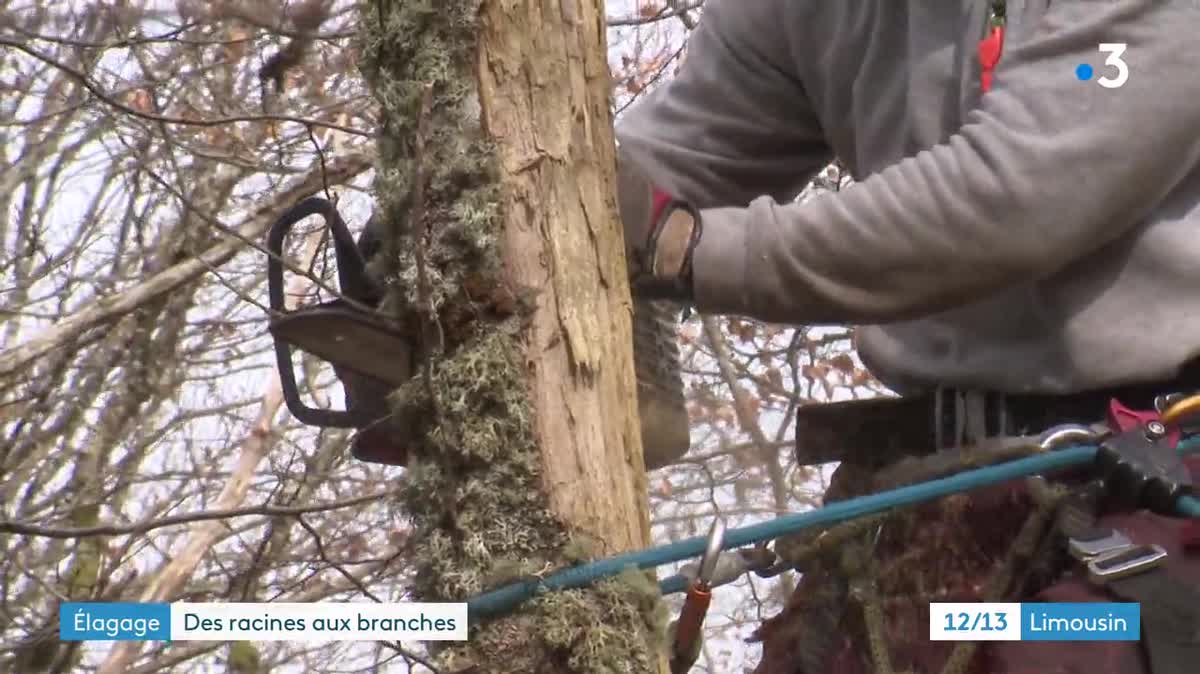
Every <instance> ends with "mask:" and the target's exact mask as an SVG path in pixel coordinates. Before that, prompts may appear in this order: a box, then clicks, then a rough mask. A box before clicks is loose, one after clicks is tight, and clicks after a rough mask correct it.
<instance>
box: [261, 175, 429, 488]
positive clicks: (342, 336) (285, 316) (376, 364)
mask: <svg viewBox="0 0 1200 674" xmlns="http://www.w3.org/2000/svg"><path fill="white" fill-rule="evenodd" d="M311 215H320V216H321V217H322V218H324V220H325V225H326V227H327V228H328V229H329V232H330V235H331V236H332V239H333V246H334V253H335V258H336V260H337V275H338V285H339V290H340V292H341V294H342V297H341V298H338V299H335V300H332V301H328V302H323V303H321V304H317V305H314V306H308V307H302V308H298V309H294V310H290V311H289V310H288V309H287V307H286V305H285V303H284V299H285V298H284V294H285V286H284V278H283V267H284V265H283V244H284V241H285V240H286V238H287V235H288V233H289V232H290V231H291V229H292V227H293V226H294V225H295V224H296V223H298V222H300V221H301V220H303V219H304V218H307V217H309V216H311ZM364 238H365V237H364ZM364 243H365V242H364V241H363V240H360V241H359V242H357V243H356V242H355V241H354V238H353V236H352V235H351V234H350V231H349V230H348V229H347V228H346V223H345V222H344V221H343V220H342V218H341V216H340V215H339V214H338V212H337V209H336V208H335V207H334V205H333V204H332V203H330V202H329V201H326V200H325V199H320V198H317V197H313V198H310V199H306V200H304V201H302V202H300V203H299V204H297V205H296V206H294V207H293V208H292V209H291V210H289V211H288V212H286V213H284V214H283V216H281V217H280V218H279V220H277V221H276V222H275V223H274V224H273V225H272V226H271V230H270V232H269V233H268V235H267V248H268V249H269V251H270V258H269V259H268V262H267V287H268V292H269V295H270V304H271V317H270V322H269V324H268V330H269V331H270V333H271V337H272V338H273V339H274V343H275V359H276V364H277V366H278V368H279V380H280V383H281V385H282V389H283V399H284V401H285V402H286V403H287V406H288V410H289V411H290V412H291V413H292V416H294V417H296V419H297V420H299V421H300V422H301V423H304V424H308V425H312V426H318V427H324V428H354V429H357V431H358V433H357V434H356V435H355V438H354V441H353V444H352V449H351V451H352V453H353V455H354V457H355V458H357V459H360V460H362V461H368V462H371V463H383V464H388V465H395V466H403V465H404V464H405V461H406V460H407V454H408V448H407V445H408V441H409V438H407V437H406V436H405V434H404V428H405V427H406V424H403V423H401V422H400V420H398V419H395V418H394V416H393V415H392V412H391V410H390V408H389V406H388V394H389V393H391V391H393V390H394V389H396V388H397V387H399V386H400V385H402V384H403V383H404V382H406V381H408V380H409V379H410V378H411V377H412V372H413V363H412V359H413V348H412V341H411V340H410V339H409V338H408V337H406V336H405V335H404V334H403V333H402V332H401V331H400V330H399V329H398V327H397V326H395V325H393V324H391V323H390V322H389V321H387V320H386V319H385V318H384V317H382V316H380V315H379V313H378V312H376V311H375V309H376V308H378V306H379V304H380V302H381V301H382V299H383V292H382V290H381V289H380V288H379V287H378V286H377V285H376V284H375V283H374V282H373V281H372V280H371V278H370V277H369V276H368V274H367V257H366V255H365V254H364V249H365V248H366V246H365V245H363V244H364ZM293 347H294V348H298V349H301V350H303V351H306V352H308V353H310V354H312V355H314V356H316V357H318V358H320V359H322V360H324V361H326V362H328V363H329V364H330V365H331V366H332V367H333V371H334V374H335V375H336V376H337V378H338V380H339V381H340V382H341V383H342V387H343V389H344V391H345V398H346V408H345V409H344V410H334V409H323V408H318V407H310V406H308V405H306V404H305V403H304V401H303V400H301V398H300V391H299V388H298V387H297V384H296V374H295V370H294V368H293V364H292V348H293Z"/></svg>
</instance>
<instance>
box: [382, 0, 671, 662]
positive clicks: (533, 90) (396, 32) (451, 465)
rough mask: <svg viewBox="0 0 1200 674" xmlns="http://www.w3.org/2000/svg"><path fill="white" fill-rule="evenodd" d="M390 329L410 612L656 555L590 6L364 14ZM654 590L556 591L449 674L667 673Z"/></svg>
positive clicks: (503, 622) (547, 3) (468, 3)
mask: <svg viewBox="0 0 1200 674" xmlns="http://www.w3.org/2000/svg"><path fill="white" fill-rule="evenodd" d="M362 21H363V30H362V31H361V34H362V38H361V39H362V59H361V67H362V70H363V73H364V75H365V76H366V77H367V80H368V82H369V83H370V85H371V87H372V89H373V91H374V93H375V96H376V98H377V100H378V102H379V103H380V107H381V130H380V138H379V155H380V156H379V167H378V177H377V183H376V195H377V217H380V218H382V220H381V222H382V224H383V227H382V229H383V230H384V231H385V232H386V236H385V242H384V250H385V251H386V253H387V254H386V255H384V256H383V258H384V260H385V264H386V265H388V266H389V268H386V269H376V270H375V271H376V272H380V273H383V274H385V275H386V276H387V277H388V278H390V279H393V283H392V284H391V286H390V291H389V299H388V302H387V303H386V305H387V310H388V311H390V312H392V313H394V314H395V315H396V316H398V317H400V319H401V320H403V321H405V322H407V323H408V324H409V325H412V326H414V332H415V333H417V334H420V335H422V344H421V347H422V348H421V349H419V351H421V352H422V355H421V357H420V362H419V363H418V366H419V368H420V370H421V374H419V375H418V376H417V378H416V379H414V380H413V382H411V383H410V384H409V385H408V386H406V387H404V388H402V389H401V390H400V391H398V392H397V393H396V395H395V396H394V397H393V407H394V409H395V411H396V413H397V417H398V418H403V419H408V420H414V421H413V423H420V420H423V421H424V423H423V426H424V427H423V428H421V429H419V430H420V431H421V432H420V433H418V436H419V438H420V439H419V440H418V441H417V442H416V443H415V446H414V447H412V448H411V455H412V456H413V459H412V460H411V461H410V466H409V471H408V474H407V476H406V483H407V484H408V485H409V486H408V487H407V488H406V491H407V493H406V498H405V507H406V512H407V513H408V514H410V515H411V517H412V518H413V520H414V524H415V526H416V529H417V533H416V534H415V535H414V536H413V540H414V541H416V543H415V546H416V550H415V553H414V554H415V557H416V574H415V583H414V594H415V595H416V598H418V599H420V600H425V601H462V600H465V599H466V598H468V597H469V596H471V595H474V594H476V593H478V592H480V591H482V590H485V589H490V588H493V587H496V586H498V585H502V584H504V583H507V582H510V581H512V580H516V579H520V578H523V577H527V576H530V575H533V574H541V573H544V572H546V571H549V570H551V569H556V568H559V567H562V566H566V565H569V564H571V563H575V562H578V561H581V560H582V559H586V558H588V557H592V556H599V555H607V554H611V553H614V552H619V551H625V550H629V549H633V548H638V547H643V546H645V545H647V544H648V543H649V525H648V514H647V502H646V485H645V473H644V470H643V463H642V450H641V444H640V443H641V440H640V434H639V432H638V422H637V409H636V404H635V402H636V388H635V382H634V374H633V358H632V353H631V339H632V338H631V332H630V331H631V327H630V325H631V303H630V297H629V288H628V284H627V279H626V273H625V263H624V259H623V255H624V252H623V250H624V249H623V243H622V235H621V230H620V226H619V223H618V221H617V216H616V209H615V200H614V198H613V197H614V192H613V190H614V187H613V186H614V177H613V174H614V161H615V160H614V146H613V133H612V116H611V108H610V84H609V75H608V67H607V60H606V39H605V21H604V13H603V3H602V2H600V1H599V0H544V1H542V2H537V1H534V0H487V1H486V2H482V3H481V2H480V1H479V0H444V1H443V2H439V3H423V2H419V1H418V0H405V1H401V0H373V1H372V2H370V3H367V4H366V5H365V7H364V10H363V14H362ZM665 618H666V616H665V615H664V613H663V610H662V604H661V602H660V601H659V598H658V595H657V587H656V586H655V585H654V582H653V578H652V577H650V576H649V575H648V574H643V573H627V574H624V575H623V576H622V577H621V578H619V579H614V580H610V581H605V582H602V583H599V584H597V585H596V586H595V587H593V588H590V589H587V590H573V591H566V592H555V593H551V594H549V595H546V596H543V597H541V598H539V599H538V600H536V601H532V602H529V603H527V604H525V605H523V606H522V607H521V608H520V609H518V610H517V611H516V612H515V613H514V614H513V615H511V616H508V617H504V618H501V619H498V620H495V621H492V622H489V623H487V624H485V625H481V626H479V627H477V628H476V629H474V630H472V633H471V637H470V641H468V642H467V643H465V644H457V645H453V646H452V647H450V648H448V649H446V650H444V651H442V652H441V653H440V654H439V659H440V661H441V662H442V664H443V665H444V666H445V667H447V669H448V671H470V670H472V669H478V670H481V671H488V672H552V671H553V672H601V671H602V672H660V671H663V669H664V659H663V657H662V653H663V651H664V649H663V638H664V633H665V622H666V620H665Z"/></svg>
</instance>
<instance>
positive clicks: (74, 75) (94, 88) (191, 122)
mask: <svg viewBox="0 0 1200 674" xmlns="http://www.w3.org/2000/svg"><path fill="white" fill-rule="evenodd" d="M0 46H5V47H10V48H12V49H16V50H18V51H22V52H25V53H26V54H28V55H30V56H32V57H33V58H35V59H37V60H39V61H41V62H42V63H45V64H46V65H48V66H51V67H53V68H57V69H59V70H61V71H62V72H64V73H66V74H67V75H68V76H70V77H71V79H74V80H76V81H77V82H79V83H80V84H81V85H83V87H84V88H85V89H87V90H88V91H89V92H91V94H92V95H93V96H95V97H96V98H98V99H99V100H100V101H102V102H103V103H105V104H107V105H108V106H110V107H113V108H116V109H117V110H120V111H121V112H123V113H125V114H127V115H132V116H134V117H140V118H141V119H146V120H150V121H152V122H159V123H162V124H178V125H182V126H199V127H212V126H223V125H225V124H233V123H236V122H294V123H296V124H308V125H313V126H320V127H324V128H327V129H337V130H338V131H341V132H343V133H349V134H352V135H355V136H362V137H364V138H369V137H370V136H371V134H370V133H368V132H366V131H360V130H358V129H354V128H351V127H348V126H342V125H341V124H334V123H332V122H322V121H320V120H317V119H307V118H304V117H293V116H290V115H235V116H232V117H216V118H213V119H184V118H182V117H167V116H164V115H156V114H154V113H150V112H142V111H141V110H138V109H137V108H133V107H130V106H128V105H125V104H124V103H122V102H121V101H118V100H117V99H115V98H113V97H112V96H110V95H109V94H108V93H107V92H105V91H104V90H103V89H101V88H100V86H99V85H98V84H96V83H95V82H93V81H92V80H91V78H89V77H88V76H87V75H85V74H83V73H81V72H80V71H78V70H76V69H74V68H72V67H71V66H69V65H67V64H65V63H63V62H61V61H58V60H56V59H54V58H52V57H50V56H48V55H46V54H43V53H41V52H39V51H37V50H36V49H31V48H30V47H29V46H28V45H25V44H22V43H20V42H16V41H13V40H9V39H6V38H0Z"/></svg>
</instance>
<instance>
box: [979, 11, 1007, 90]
mask: <svg viewBox="0 0 1200 674" xmlns="http://www.w3.org/2000/svg"><path fill="white" fill-rule="evenodd" d="M1003 50H1004V26H995V27H994V28H992V34H991V35H988V36H987V37H985V38H983V39H982V40H980V41H979V67H980V70H981V71H982V72H980V75H979V82H980V84H981V85H982V86H983V90H984V92H988V91H991V90H992V74H993V73H995V72H996V66H997V65H998V64H999V63H1000V53H1001V52H1002V51H1003Z"/></svg>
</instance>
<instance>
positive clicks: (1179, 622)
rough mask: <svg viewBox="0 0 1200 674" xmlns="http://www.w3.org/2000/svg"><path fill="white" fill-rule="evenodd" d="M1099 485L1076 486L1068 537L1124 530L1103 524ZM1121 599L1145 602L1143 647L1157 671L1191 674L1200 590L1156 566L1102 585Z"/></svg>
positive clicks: (1198, 652) (1199, 637) (1065, 521)
mask: <svg viewBox="0 0 1200 674" xmlns="http://www.w3.org/2000/svg"><path fill="white" fill-rule="evenodd" d="M1098 493H1099V485H1098V484H1097V483H1091V484H1089V485H1085V486H1084V487H1082V488H1080V489H1077V490H1075V491H1074V492H1072V494H1071V495H1070V496H1068V498H1067V499H1065V501H1064V502H1063V504H1062V505H1061V507H1060V510H1059V514H1058V517H1057V521H1056V524H1057V526H1058V528H1059V530H1060V531H1061V532H1062V533H1063V534H1064V535H1065V536H1066V537H1067V538H1068V539H1073V540H1077V541H1088V540H1092V541H1095V540H1099V539H1100V538H1102V537H1103V536H1105V535H1106V534H1107V535H1108V536H1110V537H1114V538H1116V537H1119V536H1120V532H1113V531H1112V530H1104V529H1103V528H1101V527H1099V526H1097V518H1096V510H1097V505H1098V498H1097V497H1098ZM1102 587H1103V588H1104V589H1105V590H1107V592H1108V593H1109V594H1111V595H1113V597H1115V598H1116V599H1118V600H1121V601H1128V602H1137V603H1138V604H1140V605H1141V616H1142V626H1141V627H1142V641H1141V646H1142V650H1143V652H1144V654H1145V657H1146V660H1147V661H1148V663H1149V669H1150V671H1151V672H1152V673H1153V674H1188V673H1190V672H1195V671H1196V663H1197V662H1200V588H1196V587H1193V586H1192V585H1189V584H1187V583H1185V582H1183V581H1181V580H1180V579H1178V578H1175V577H1174V576H1172V575H1170V574H1169V573H1168V572H1167V571H1166V570H1165V569H1162V568H1151V569H1148V570H1146V571H1142V572H1141V573H1135V574H1133V575H1128V576H1125V577H1122V578H1114V579H1112V580H1108V581H1106V582H1105V583H1104V584H1103V586H1102Z"/></svg>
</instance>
